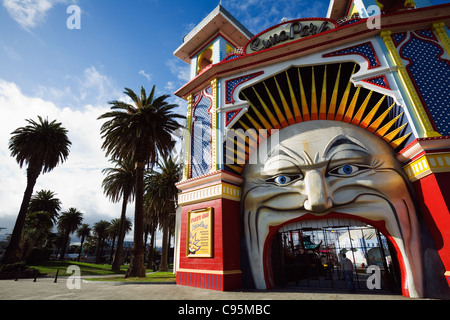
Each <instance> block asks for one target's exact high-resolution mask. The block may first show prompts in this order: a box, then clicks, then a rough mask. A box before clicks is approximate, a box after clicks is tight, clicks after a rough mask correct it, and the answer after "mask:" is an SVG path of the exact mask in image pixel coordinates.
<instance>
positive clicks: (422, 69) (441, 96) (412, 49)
mask: <svg viewBox="0 0 450 320" xmlns="http://www.w3.org/2000/svg"><path fill="white" fill-rule="evenodd" d="M400 54H401V56H402V57H403V58H405V59H408V60H409V61H411V63H410V64H409V65H407V66H406V68H407V70H408V72H409V73H410V75H411V78H412V80H413V82H414V84H415V86H416V88H417V90H418V92H419V94H420V96H421V98H422V100H423V102H424V104H425V106H426V108H427V109H428V111H429V113H430V115H431V117H432V119H433V121H434V123H435V125H436V128H437V131H438V132H439V133H440V134H442V135H450V126H449V122H450V119H449V117H450V61H448V60H445V59H441V55H442V54H443V49H442V48H441V47H440V46H439V45H438V44H436V43H434V42H431V41H426V40H422V39H419V38H417V37H416V36H415V35H414V34H412V35H411V38H410V40H409V41H408V42H407V43H406V44H405V45H404V46H403V47H402V48H401V49H400Z"/></svg>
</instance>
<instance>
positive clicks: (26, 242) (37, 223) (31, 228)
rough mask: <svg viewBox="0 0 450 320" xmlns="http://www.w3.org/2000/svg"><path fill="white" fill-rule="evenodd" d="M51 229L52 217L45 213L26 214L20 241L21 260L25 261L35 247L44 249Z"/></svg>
mask: <svg viewBox="0 0 450 320" xmlns="http://www.w3.org/2000/svg"><path fill="white" fill-rule="evenodd" d="M52 228H53V220H52V216H51V215H50V214H49V213H48V212H47V211H34V212H30V213H28V214H27V217H26V218H25V226H24V228H23V232H22V240H21V243H22V244H21V246H20V247H21V258H20V259H21V260H24V259H27V258H28V256H29V255H30V254H31V252H32V250H33V249H34V248H35V247H37V246H42V247H44V246H45V244H46V238H48V236H49V234H50V233H51V229H52Z"/></svg>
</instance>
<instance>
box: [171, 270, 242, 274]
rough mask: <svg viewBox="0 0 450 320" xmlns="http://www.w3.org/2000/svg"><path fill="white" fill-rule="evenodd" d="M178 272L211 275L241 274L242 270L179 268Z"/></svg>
mask: <svg viewBox="0 0 450 320" xmlns="http://www.w3.org/2000/svg"><path fill="white" fill-rule="evenodd" d="M176 271H177V272H178V271H179V272H190V273H209V274H223V275H226V274H241V273H242V271H241V270H206V269H185V268H178V269H177V270H176Z"/></svg>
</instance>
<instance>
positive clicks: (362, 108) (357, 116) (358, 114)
mask: <svg viewBox="0 0 450 320" xmlns="http://www.w3.org/2000/svg"><path fill="white" fill-rule="evenodd" d="M372 93H373V91H369V93H368V94H367V97H366V99H364V102H363V103H362V104H361V106H360V107H359V109H358V112H356V114H355V116H354V117H353V119H352V124H354V125H359V123H360V122H361V118H362V116H363V115H364V111H366V108H367V105H368V104H369V100H370V97H372Z"/></svg>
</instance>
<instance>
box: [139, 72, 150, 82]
mask: <svg viewBox="0 0 450 320" xmlns="http://www.w3.org/2000/svg"><path fill="white" fill-rule="evenodd" d="M139 74H140V75H141V76H144V77H145V78H146V79H147V80H148V81H150V80H151V79H152V77H151V75H150V74H149V73H146V72H145V71H144V70H141V71H139Z"/></svg>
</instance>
